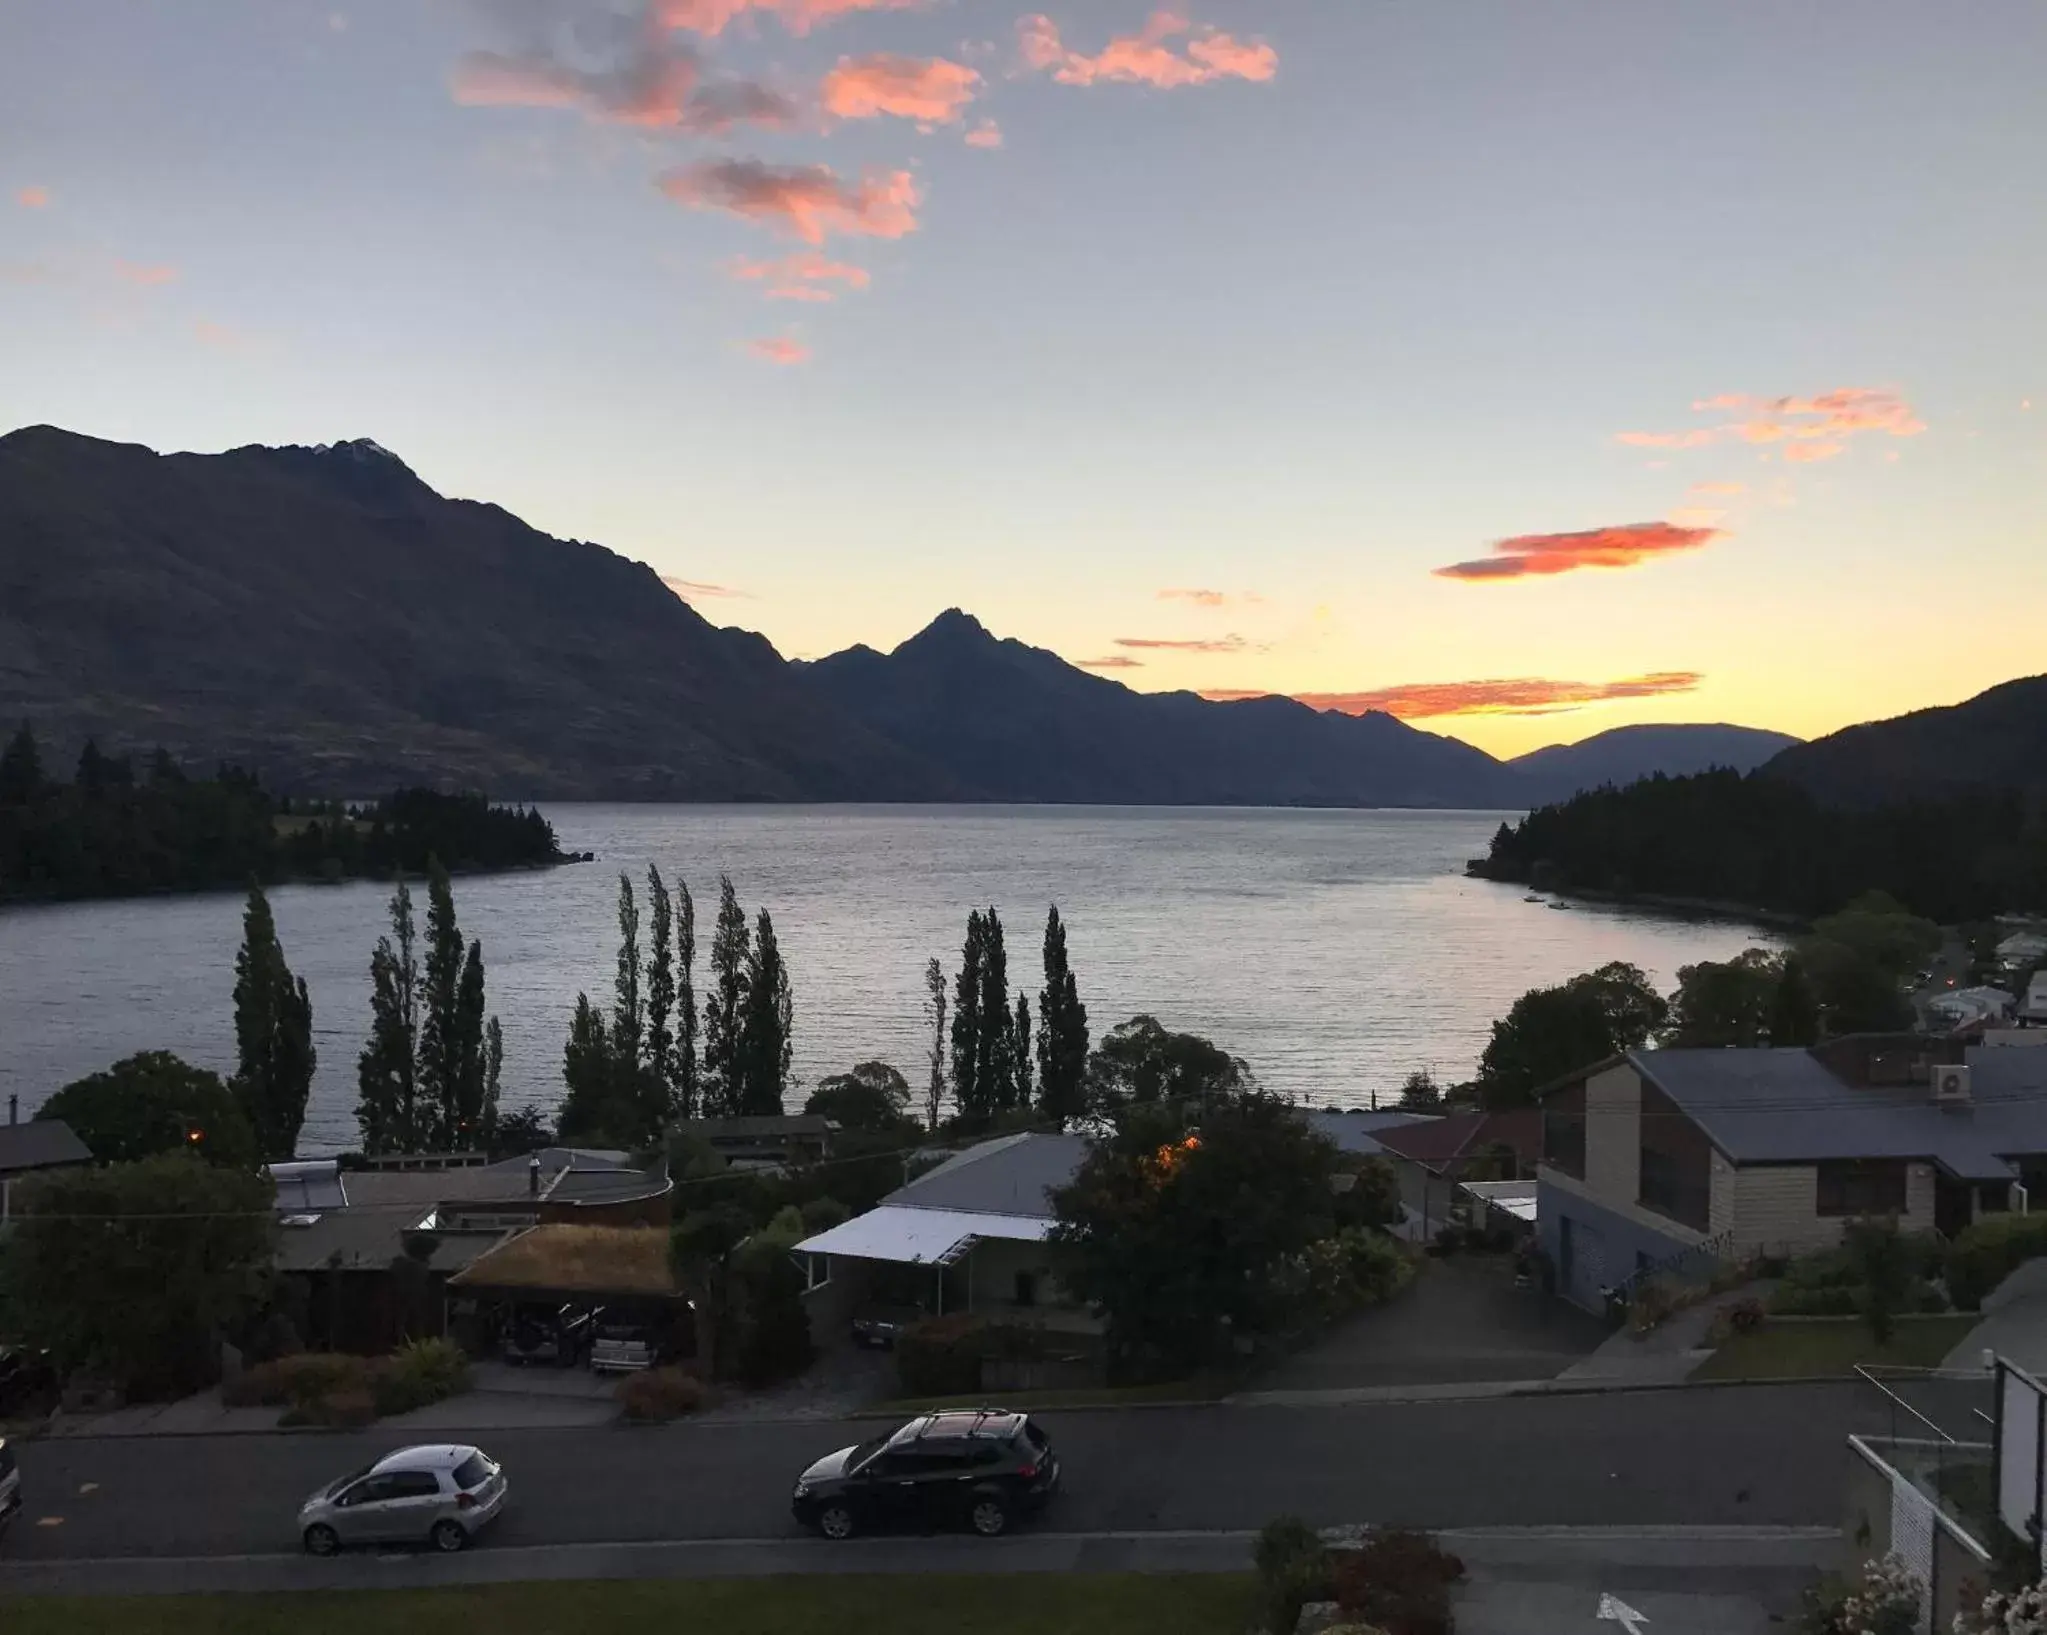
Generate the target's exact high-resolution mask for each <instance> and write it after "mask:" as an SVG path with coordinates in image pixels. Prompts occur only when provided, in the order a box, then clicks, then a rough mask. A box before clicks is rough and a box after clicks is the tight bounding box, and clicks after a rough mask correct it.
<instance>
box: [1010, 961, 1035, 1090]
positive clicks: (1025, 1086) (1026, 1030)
mask: <svg viewBox="0 0 2047 1635" xmlns="http://www.w3.org/2000/svg"><path fill="white" fill-rule="evenodd" d="M1009 1105H1010V1106H1011V1107H1014V1108H1016V1109H1017V1110H1018V1111H1020V1112H1021V1111H1028V1110H1029V1108H1030V1105H1031V1002H1030V1001H1029V1000H1028V999H1026V998H1025V997H1024V993H1023V990H1022V989H1021V988H1019V989H1018V990H1017V994H1016V1017H1015V1020H1014V1021H1013V1022H1012V1023H1011V1025H1010V1029H1009Z"/></svg>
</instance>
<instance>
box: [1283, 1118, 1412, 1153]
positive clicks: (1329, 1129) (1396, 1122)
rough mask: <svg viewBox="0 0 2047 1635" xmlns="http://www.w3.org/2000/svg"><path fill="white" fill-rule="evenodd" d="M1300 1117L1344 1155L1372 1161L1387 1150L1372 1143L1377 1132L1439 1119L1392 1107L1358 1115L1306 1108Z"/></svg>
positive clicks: (1376, 1143)
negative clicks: (1335, 1145) (1358, 1156)
mask: <svg viewBox="0 0 2047 1635" xmlns="http://www.w3.org/2000/svg"><path fill="white" fill-rule="evenodd" d="M1301 1116H1302V1117H1303V1118H1305V1119H1306V1120H1307V1121H1308V1127H1309V1128H1310V1129H1312V1130H1314V1131H1315V1132H1316V1133H1317V1134H1319V1135H1326V1136H1328V1137H1329V1139H1330V1140H1331V1141H1334V1142H1335V1143H1336V1144H1337V1146H1338V1147H1339V1148H1341V1149H1342V1150H1343V1151H1344V1152H1347V1153H1354V1154H1358V1155H1361V1156H1363V1157H1367V1158H1374V1157H1378V1156H1380V1155H1381V1154H1384V1153H1385V1152H1386V1148H1385V1147H1383V1146H1382V1145H1380V1143H1379V1142H1378V1141H1376V1140H1374V1139H1373V1137H1374V1136H1375V1135H1376V1134H1377V1133H1378V1132H1379V1131H1381V1130H1397V1129H1399V1128H1400V1127H1401V1126H1402V1125H1404V1124H1427V1123H1430V1122H1432V1121H1433V1120H1435V1119H1436V1118H1437V1117H1438V1116H1439V1115H1437V1114H1435V1113H1410V1112H1406V1111H1404V1110H1402V1109H1399V1108H1394V1107H1388V1108H1383V1109H1381V1108H1376V1107H1375V1108H1372V1109H1371V1110H1369V1111H1364V1110H1360V1111H1358V1112H1343V1111H1340V1110H1339V1109H1337V1108H1334V1107H1309V1108H1305V1109H1303V1110H1302V1114H1301Z"/></svg>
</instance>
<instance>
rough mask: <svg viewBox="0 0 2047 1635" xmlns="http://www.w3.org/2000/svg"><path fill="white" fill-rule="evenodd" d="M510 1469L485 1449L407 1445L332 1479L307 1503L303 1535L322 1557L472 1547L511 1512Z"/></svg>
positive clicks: (443, 1444) (302, 1519) (301, 1514)
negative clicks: (385, 1548)
mask: <svg viewBox="0 0 2047 1635" xmlns="http://www.w3.org/2000/svg"><path fill="white" fill-rule="evenodd" d="M509 1492H510V1488H509V1487H508V1485H507V1484H506V1481H505V1472H504V1468H503V1467H502V1466H501V1465H499V1464H498V1463H497V1462H496V1461H495V1460H493V1459H492V1458H491V1457H490V1456H489V1455H488V1454H486V1453H484V1452H483V1450H482V1449H480V1448H472V1447H468V1446H466V1445H464V1444H462V1443H447V1442H437V1443H433V1444H431V1445H429V1446H426V1447H417V1448H400V1449H399V1450H398V1451H397V1452H396V1453H392V1454H386V1455H385V1456H384V1457H383V1458H382V1459H379V1460H378V1461H377V1462H376V1463H375V1464H373V1465H366V1466H364V1467H363V1468H362V1469H361V1470H358V1471H355V1472H353V1473H351V1474H350V1475H347V1476H344V1477H342V1478H341V1479H340V1480H339V1481H334V1482H329V1483H328V1484H327V1485H326V1486H325V1487H323V1488H321V1489H320V1490H319V1491H318V1492H317V1493H315V1494H314V1495H313V1496H312V1497H311V1498H310V1499H308V1500H306V1502H305V1503H304V1504H302V1505H300V1506H299V1538H300V1540H301V1541H302V1542H303V1543H304V1544H305V1547H306V1549H307V1550H308V1551H310V1552H311V1553H312V1554H314V1555H316V1556H331V1555H332V1554H334V1552H335V1551H336V1550H339V1549H342V1548H343V1547H344V1546H347V1545H350V1544H429V1545H432V1546H433V1548H435V1549H436V1550H447V1551H454V1550H461V1549H466V1548H467V1547H468V1545H469V1543H470V1541H471V1540H472V1539H474V1538H475V1537H476V1535H477V1534H478V1533H480V1532H482V1531H483V1529H484V1528H486V1527H488V1526H489V1525H490V1524H491V1522H493V1521H495V1520H496V1519H497V1517H498V1515H499V1514H500V1513H501V1512H502V1511H503V1510H504V1508H505V1498H506V1495H507V1494H508V1493H509Z"/></svg>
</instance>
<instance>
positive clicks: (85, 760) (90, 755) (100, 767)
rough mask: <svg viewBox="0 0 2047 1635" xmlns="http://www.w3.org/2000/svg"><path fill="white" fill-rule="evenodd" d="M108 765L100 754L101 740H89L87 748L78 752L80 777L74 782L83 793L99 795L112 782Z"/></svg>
mask: <svg viewBox="0 0 2047 1635" xmlns="http://www.w3.org/2000/svg"><path fill="white" fill-rule="evenodd" d="M108 765H109V763H108V761H107V758H106V757H105V756H104V755H102V754H101V753H100V746H99V740H98V739H96V738H88V739H86V741H85V748H83V749H81V750H80V751H79V752H78V775H77V777H76V778H75V779H74V780H73V781H74V782H75V783H76V784H77V785H78V787H79V789H80V791H81V792H82V793H84V794H87V795H97V794H99V793H100V791H101V790H103V789H105V788H106V786H107V784H108V783H109V782H110V781H111V779H110V775H109V773H108Z"/></svg>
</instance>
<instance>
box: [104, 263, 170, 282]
mask: <svg viewBox="0 0 2047 1635" xmlns="http://www.w3.org/2000/svg"><path fill="white" fill-rule="evenodd" d="M114 276H115V277H116V278H118V279H120V280H121V282H122V283H124V284H141V285H144V286H145V287H146V286H151V285H156V284H174V283H176V282H177V278H178V269H177V268H176V267H171V266H165V265H161V264H158V265H154V266H150V265H144V264H142V263H139V262H134V261H116V262H115V263H114Z"/></svg>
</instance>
